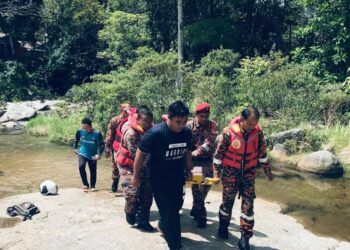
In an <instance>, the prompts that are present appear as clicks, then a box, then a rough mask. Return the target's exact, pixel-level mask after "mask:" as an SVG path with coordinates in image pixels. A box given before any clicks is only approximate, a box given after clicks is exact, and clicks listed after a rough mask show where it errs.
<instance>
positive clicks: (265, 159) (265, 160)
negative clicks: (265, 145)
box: [259, 157, 267, 163]
mask: <svg viewBox="0 0 350 250" xmlns="http://www.w3.org/2000/svg"><path fill="white" fill-rule="evenodd" d="M259 162H260V163H265V162H267V157H266V158H259Z"/></svg>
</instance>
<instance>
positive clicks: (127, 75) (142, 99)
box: [73, 50, 192, 129]
mask: <svg viewBox="0 0 350 250" xmlns="http://www.w3.org/2000/svg"><path fill="white" fill-rule="evenodd" d="M138 54H139V55H140V56H139V57H138V58H137V60H136V61H135V63H134V64H133V65H132V66H131V67H130V68H128V69H125V68H120V69H119V70H118V71H114V72H111V74H107V75H96V76H95V77H94V78H93V79H94V82H93V83H91V84H84V85H82V86H79V87H78V86H76V87H75V88H74V89H73V96H74V97H73V100H74V101H75V102H82V103H83V105H84V106H86V107H87V113H88V115H89V116H90V117H92V118H93V119H94V120H95V121H97V122H98V123H99V125H100V126H101V127H102V128H103V129H106V126H107V124H108V122H109V120H110V119H111V118H112V117H113V116H115V115H117V114H118V113H117V112H118V106H119V104H120V103H123V102H128V103H130V104H131V105H135V106H136V105H147V106H149V107H150V108H151V109H152V111H153V113H154V115H155V117H156V118H158V119H159V118H160V116H161V115H162V114H164V113H166V112H167V108H168V106H169V104H170V103H172V102H173V101H175V100H178V99H180V100H183V101H185V102H189V101H190V100H191V97H192V92H191V88H190V82H189V78H188V77H185V79H184V86H183V87H182V88H180V89H176V88H175V80H176V76H177V57H176V53H175V52H169V53H164V54H160V53H157V52H154V51H147V53H146V52H145V51H144V50H140V51H139V52H138ZM185 70H186V68H185Z"/></svg>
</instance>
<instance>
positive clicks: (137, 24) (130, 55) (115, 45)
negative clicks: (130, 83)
mask: <svg viewBox="0 0 350 250" xmlns="http://www.w3.org/2000/svg"><path fill="white" fill-rule="evenodd" d="M147 22H148V17H147V15H145V14H131V13H126V12H122V11H116V12H113V13H111V15H110V16H109V17H108V19H106V21H105V23H104V28H103V29H102V30H100V31H99V39H100V40H101V41H102V42H105V43H106V44H107V46H108V47H107V48H106V49H105V50H104V51H101V52H99V57H101V58H105V59H107V60H108V61H109V63H110V64H111V65H113V66H128V65H130V64H131V63H132V62H133V61H135V58H136V56H137V54H136V49H137V48H138V47H142V46H145V45H146V44H147V43H148V41H149V40H150V37H149V33H148V29H147Z"/></svg>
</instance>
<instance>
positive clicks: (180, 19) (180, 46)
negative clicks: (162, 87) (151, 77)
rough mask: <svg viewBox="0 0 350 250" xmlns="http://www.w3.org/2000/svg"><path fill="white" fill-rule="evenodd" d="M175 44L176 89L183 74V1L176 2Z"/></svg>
mask: <svg viewBox="0 0 350 250" xmlns="http://www.w3.org/2000/svg"><path fill="white" fill-rule="evenodd" d="M177 14H178V16H177V43H178V45H177V46H178V47H177V48H178V49H177V52H178V71H177V79H176V88H180V87H181V86H182V79H183V72H182V63H183V33H182V27H183V24H182V22H183V0H178V1H177Z"/></svg>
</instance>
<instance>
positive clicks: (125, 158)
mask: <svg viewBox="0 0 350 250" xmlns="http://www.w3.org/2000/svg"><path fill="white" fill-rule="evenodd" d="M129 121H130V128H129V129H133V130H135V131H136V132H137V133H139V134H141V135H143V134H144V133H145V132H144V130H143V129H142V128H141V127H140V125H138V124H137V114H133V115H130V116H129ZM116 161H117V163H119V164H120V165H122V166H130V167H133V166H134V159H133V158H132V157H131V154H130V151H129V149H128V148H126V147H124V135H123V138H122V142H121V144H120V147H119V150H118V153H117V159H116Z"/></svg>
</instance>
